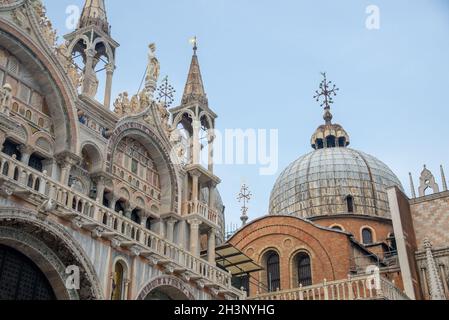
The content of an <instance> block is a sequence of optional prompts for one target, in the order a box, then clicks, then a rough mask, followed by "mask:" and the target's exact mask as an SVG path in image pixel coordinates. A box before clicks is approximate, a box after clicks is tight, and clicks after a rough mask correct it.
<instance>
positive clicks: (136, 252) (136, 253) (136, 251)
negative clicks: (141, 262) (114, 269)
mask: <svg viewBox="0 0 449 320" xmlns="http://www.w3.org/2000/svg"><path fill="white" fill-rule="evenodd" d="M129 250H130V251H131V254H132V255H133V256H134V257H138V256H140V254H141V253H142V250H141V249H140V248H139V247H138V246H132V247H131V248H130V249H129Z"/></svg>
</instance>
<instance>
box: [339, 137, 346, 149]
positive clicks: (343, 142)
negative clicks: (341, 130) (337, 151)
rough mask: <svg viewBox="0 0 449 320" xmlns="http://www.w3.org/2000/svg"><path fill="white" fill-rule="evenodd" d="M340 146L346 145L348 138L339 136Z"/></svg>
mask: <svg viewBox="0 0 449 320" xmlns="http://www.w3.org/2000/svg"><path fill="white" fill-rule="evenodd" d="M338 146H339V147H346V138H345V137H340V138H338Z"/></svg>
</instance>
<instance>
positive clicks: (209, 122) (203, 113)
mask: <svg viewBox="0 0 449 320" xmlns="http://www.w3.org/2000/svg"><path fill="white" fill-rule="evenodd" d="M203 117H204V118H205V119H206V121H207V124H208V127H207V129H213V128H214V122H213V120H212V118H211V117H210V116H209V115H208V114H207V113H206V112H204V111H202V112H201V113H200V116H199V119H200V120H201V119H202V118H203Z"/></svg>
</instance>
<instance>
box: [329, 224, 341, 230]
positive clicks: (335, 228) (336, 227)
mask: <svg viewBox="0 0 449 320" xmlns="http://www.w3.org/2000/svg"><path fill="white" fill-rule="evenodd" d="M331 229H334V230H338V231H343V228H342V227H340V226H337V225H335V226H332V227H331Z"/></svg>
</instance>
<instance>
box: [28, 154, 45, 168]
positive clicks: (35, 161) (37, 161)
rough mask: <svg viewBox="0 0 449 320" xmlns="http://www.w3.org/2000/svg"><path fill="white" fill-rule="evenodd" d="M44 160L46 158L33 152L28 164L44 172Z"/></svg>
mask: <svg viewBox="0 0 449 320" xmlns="http://www.w3.org/2000/svg"><path fill="white" fill-rule="evenodd" d="M43 161H44V159H43V158H42V157H39V156H38V155H37V154H35V153H33V154H32V155H31V157H30V160H29V161H28V165H29V166H30V167H31V168H33V169H35V170H37V171H40V172H42V170H43V167H44V166H43V164H42V162H43Z"/></svg>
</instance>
